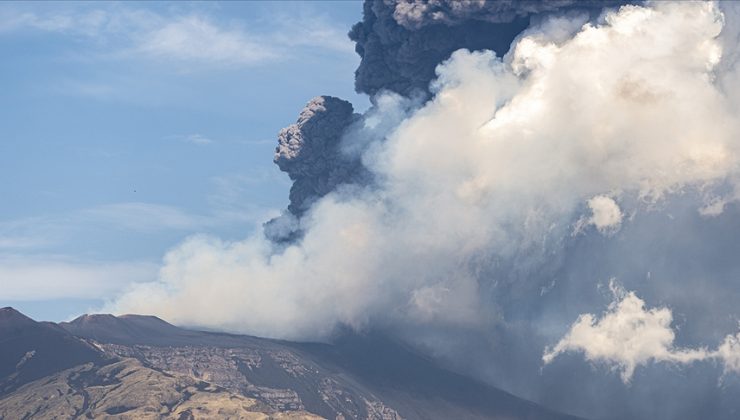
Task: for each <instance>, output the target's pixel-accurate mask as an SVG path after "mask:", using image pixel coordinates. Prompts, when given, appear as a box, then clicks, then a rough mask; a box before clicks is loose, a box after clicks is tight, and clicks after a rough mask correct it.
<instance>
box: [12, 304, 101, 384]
mask: <svg viewBox="0 0 740 420" xmlns="http://www.w3.org/2000/svg"><path fill="white" fill-rule="evenodd" d="M103 360H104V357H103V355H102V354H101V353H100V352H99V351H98V350H96V349H95V348H93V347H92V346H91V345H89V344H88V343H86V342H84V341H81V340H79V339H77V338H75V337H74V336H73V335H72V334H70V333H68V332H67V331H65V330H64V329H62V328H59V327H58V326H57V325H56V324H51V323H42V322H36V321H34V320H32V319H31V318H28V317H26V316H25V315H23V314H21V313H20V312H18V311H16V310H15V309H13V308H2V309H0V395H2V394H3V393H5V392H8V391H10V390H12V389H15V388H17V387H19V386H21V385H23V384H25V383H28V382H31V381H34V380H36V379H39V378H43V377H45V376H47V375H49V374H52V373H55V372H58V371H61V370H64V369H67V368H71V367H74V366H78V365H81V364H84V363H102V362H103Z"/></svg>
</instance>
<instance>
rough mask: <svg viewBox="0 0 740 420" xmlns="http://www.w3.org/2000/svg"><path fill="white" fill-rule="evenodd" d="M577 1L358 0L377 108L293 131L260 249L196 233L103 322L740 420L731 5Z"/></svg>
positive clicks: (598, 413) (348, 111) (580, 410)
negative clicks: (416, 358) (162, 326)
mask: <svg viewBox="0 0 740 420" xmlns="http://www.w3.org/2000/svg"><path fill="white" fill-rule="evenodd" d="M604 4H608V5H611V4H612V3H611V2H609V3H604ZM555 5H557V6H559V7H560V6H562V7H563V9H560V11H561V13H559V14H558V13H556V12H553V11H552V10H551V8H552V7H554V6H555ZM584 5H586V6H589V7H591V6H595V5H599V6H600V5H602V4H601V3H595V2H589V3H583V2H577V3H576V2H547V3H539V2H453V1H449V2H446V1H429V2H414V3H409V2H405V3H386V2H381V1H368V2H366V3H365V15H364V19H363V22H361V23H360V24H358V25H357V26H355V28H354V29H353V30H352V33H351V36H352V37H353V39H355V40H356V41H357V42H358V46H357V48H358V52H359V53H360V55H361V56H362V63H361V65H360V68H359V69H358V72H357V87H358V90H359V91H362V92H367V93H371V94H374V96H373V107H372V108H371V109H370V110H369V111H368V112H367V113H365V114H364V115H362V116H357V115H355V114H353V111H352V107H351V105H350V104H349V103H347V102H345V101H342V100H340V99H336V98H326V97H319V98H317V99H315V100H313V101H311V102H310V103H309V105H308V106H307V108H306V109H305V110H304V111H303V112H302V113H301V116H300V117H299V119H298V121H297V122H296V124H294V125H292V126H290V127H288V128H286V129H285V130H283V131H282V132H281V133H280V138H279V146H278V149H277V153H276V156H275V161H276V163H277V164H278V165H279V166H280V168H281V169H282V170H284V171H286V172H287V173H288V174H289V176H290V177H291V179H292V180H293V181H294V183H295V184H294V186H293V189H291V206H290V207H289V211H288V212H286V214H285V215H284V216H283V217H281V218H278V219H275V220H273V221H271V222H270V223H268V225H267V226H266V227H265V234H266V235H265V236H266V237H267V238H269V239H267V240H266V239H265V237H262V236H260V235H256V236H252V237H249V238H246V239H245V240H243V241H237V242H224V241H221V240H219V239H216V238H203V237H195V238H191V239H190V240H188V241H187V242H185V243H184V244H182V245H180V246H178V247H177V248H175V249H173V250H172V251H171V252H170V253H169V254H168V255H167V257H166V259H165V266H164V267H163V269H162V272H161V276H160V280H159V281H158V282H155V283H152V284H146V285H141V286H140V287H138V288H136V289H134V290H132V291H131V292H130V293H128V294H127V295H125V296H123V297H122V298H121V299H120V300H119V301H117V302H116V303H115V306H114V307H113V308H111V310H112V311H114V312H143V313H156V314H158V315H161V316H163V317H164V318H167V319H170V320H172V321H174V322H179V323H183V324H190V325H200V326H206V327H210V328H221V329H226V330H231V331H238V332H245V333H250V334H257V335H267V336H271V337H277V338H289V339H303V340H326V339H328V338H330V337H331V335H332V332H333V331H335V330H336V329H337V328H342V327H343V326H349V327H351V328H354V329H356V330H362V329H378V330H381V331H382V332H383V333H385V334H392V335H395V336H396V337H398V338H399V339H402V340H405V341H406V342H408V343H411V344H412V345H414V346H416V347H417V348H419V349H422V350H423V351H425V352H427V353H428V354H430V355H433V356H435V357H437V358H440V359H442V360H445V361H446V362H447V363H449V364H450V365H451V366H452V367H454V368H455V369H457V370H458V371H461V372H465V373H468V374H470V375H473V376H476V377H478V378H480V379H481V380H484V381H487V382H490V383H492V384H494V385H497V386H500V387H502V388H504V389H506V390H507V391H510V392H513V393H515V394H517V395H521V396H524V397H527V398H530V399H532V400H534V401H537V402H540V403H543V404H545V405H547V406H550V407H553V408H556V409H559V410H562V411H566V412H570V413H575V414H578V415H582V416H585V417H588V418H604V419H624V418H636V419H662V418H671V419H684V418H685V419H696V418H712V419H732V418H736V413H738V412H740V401H739V400H738V399H737V398H736V395H737V394H738V392H740V379H739V378H740V375H738V374H737V372H739V371H740V344H739V343H738V341H737V337H738V336H737V335H735V334H737V331H738V328H737V323H738V320H739V319H740V310H738V309H737V302H738V299H740V283H738V281H737V279H738V276H740V263H739V262H738V259H737V255H736V254H737V250H738V249H740V239H738V238H740V236H738V235H737V234H736V232H737V231H738V230H739V229H740V222H739V221H740V209H739V208H738V204H737V203H738V201H739V200H740V188H739V186H740V144H738V142H737V139H738V138H739V137H740V134H739V133H740V118H738V112H737V109H738V106H740V94H738V92H740V89H738V87H740V71H739V70H738V68H740V67H739V66H738V65H737V61H738V57H739V53H738V51H740V48H739V46H738V42H740V36H738V33H740V29H739V28H740V19H738V17H739V16H740V13H738V10H740V6H735V5H734V3H732V4H722V5H721V7H718V6H717V5H716V4H713V3H699V2H676V3H669V2H656V3H650V4H648V6H647V7H637V6H625V7H623V8H621V9H620V10H619V11H618V12H613V13H608V14H605V15H604V16H599V15H600V14H601V8H600V7H599V8H588V7H587V8H586V10H585V11H584V10H583V8H582V7H583V6H584ZM579 9H580V10H579ZM522 31H523V32H522ZM512 40H513V42H514V44H513V45H512V47H511V49H510V48H509V42H511V41H512ZM459 47H467V48H468V49H467V50H465V49H462V50H457V51H455V52H453V51H454V50H455V49H457V48H459ZM485 49H493V50H494V51H495V53H494V52H492V51H477V50H485ZM506 51H508V53H506V54H505V55H504V56H503V57H501V56H502V55H503V54H504V53H505V52H506ZM430 81H431V86H430V85H429V84H430ZM275 242H280V246H278V247H276V246H275ZM612 279H616V280H612ZM613 284H619V285H621V287H623V290H624V292H623V296H629V299H622V301H620V302H626V304H624V305H622V304H621V303H620V302H614V301H613V300H614V296H613V295H612V293H611V292H610V290H609V285H613ZM613 289H615V290H616V289H618V287H614V288H613ZM620 290H622V289H620ZM629 292H634V294H629ZM591 337H596V338H595V339H591ZM626 341H629V344H628V345H627V344H625V345H622V344H623V342H626ZM603 343H607V345H606V346H603V345H602V346H600V344H603ZM543 356H545V357H544V360H543ZM545 362H546V364H545Z"/></svg>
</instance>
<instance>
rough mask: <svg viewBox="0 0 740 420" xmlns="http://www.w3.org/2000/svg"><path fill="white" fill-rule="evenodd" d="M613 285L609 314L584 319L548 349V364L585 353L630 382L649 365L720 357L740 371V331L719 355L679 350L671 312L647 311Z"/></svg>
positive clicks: (642, 303) (701, 350) (727, 367)
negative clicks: (640, 368)
mask: <svg viewBox="0 0 740 420" xmlns="http://www.w3.org/2000/svg"><path fill="white" fill-rule="evenodd" d="M609 286H610V289H611V291H612V293H613V294H614V298H615V300H614V302H612V303H611V304H610V305H609V309H608V310H607V312H606V313H605V314H604V315H603V316H602V317H601V318H599V319H597V318H596V317H595V316H594V315H593V314H582V315H580V316H579V317H578V320H576V322H575V323H574V324H573V325H572V326H571V328H570V331H568V333H567V334H566V336H565V337H563V338H562V339H561V340H560V341H559V342H558V343H557V344H556V345H555V347H553V348H552V349H546V351H545V354H544V355H543V356H542V360H543V361H544V362H545V363H546V364H547V363H551V362H552V361H553V360H554V359H555V357H557V356H558V355H560V354H562V353H565V352H568V351H576V352H582V353H583V355H584V357H585V358H586V360H589V361H592V362H603V363H606V364H610V365H613V366H614V367H616V368H617V369H619V370H620V371H621V373H620V375H621V377H622V380H623V381H624V382H629V381H630V380H631V379H632V375H633V374H634V372H635V368H636V367H637V366H640V365H646V364H648V363H649V362H670V363H677V364H686V363H693V362H696V361H702V360H710V359H719V360H721V361H722V362H724V366H725V373H727V372H740V366H738V360H740V345H739V344H738V338H739V337H740V333H738V334H735V335H733V334H730V335H728V336H727V337H725V339H724V340H723V342H722V344H721V345H720V346H719V347H718V348H717V350H714V351H710V350H707V349H706V348H698V349H681V348H676V347H675V346H674V341H675V339H676V334H675V332H674V331H673V329H672V326H671V323H672V322H673V314H672V313H671V310H670V309H668V308H665V307H663V308H653V309H646V308H645V301H643V300H642V299H640V298H639V297H637V295H635V293H634V292H626V291H625V290H624V289H622V288H620V287H619V286H616V285H615V283H614V281H612V282H611V283H610V285H609Z"/></svg>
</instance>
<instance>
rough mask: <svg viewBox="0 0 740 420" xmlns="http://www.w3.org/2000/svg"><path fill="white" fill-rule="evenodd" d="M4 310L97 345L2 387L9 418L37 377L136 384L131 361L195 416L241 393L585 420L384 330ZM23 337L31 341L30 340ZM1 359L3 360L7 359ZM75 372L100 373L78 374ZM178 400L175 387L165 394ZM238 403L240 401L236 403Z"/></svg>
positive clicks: (302, 411)
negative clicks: (295, 330)
mask: <svg viewBox="0 0 740 420" xmlns="http://www.w3.org/2000/svg"><path fill="white" fill-rule="evenodd" d="M0 311H5V312H7V314H6V316H5V317H3V316H2V312H0V326H2V325H4V324H3V322H4V321H3V319H5V318H7V319H12V320H14V321H12V322H11V321H7V322H5V323H6V324H8V325H14V327H13V328H15V329H17V330H19V331H22V330H28V329H31V330H39V331H43V332H44V334H46V335H42V336H43V337H46V336H49V337H52V338H54V337H57V338H58V337H60V336H62V337H66V340H68V341H69V340H71V342H73V343H75V345H76V346H78V347H71V348H70V350H69V351H71V352H72V353H75V352H80V351H82V350H79V349H81V348H85V349H88V350H93V351H92V353H90V354H88V353H85V356H86V357H83V358H81V359H80V361H82V362H84V363H81V364H78V365H77V366H67V365H68V364H69V363H66V364H63V366H62V365H60V366H59V367H60V369H57V371H56V372H52V371H51V370H53V369H46V370H44V371H43V372H41V373H43V374H44V375H42V376H41V377H29V379H31V380H26V381H23V382H22V383H18V384H16V386H14V387H12V388H9V389H8V390H7V391H2V389H1V388H0V418H2V417H3V415H2V413H3V409H8V408H7V407H9V406H10V405H12V404H11V403H12V402H14V403H13V404H15V405H12V407H16V408H18V407H21V406H22V404H21V405H18V403H17V401H18V398H20V396H21V395H22V396H25V398H29V399H31V400H33V399H36V398H39V396H38V395H36V394H37V393H39V392H41V390H45V389H47V388H48V387H46V388H45V385H43V384H40V383H38V380H39V379H42V378H44V379H43V381H46V382H44V383H53V384H55V385H54V386H55V387H56V388H55V389H57V390H58V392H61V391H60V390H62V389H64V390H66V391H64V392H72V393H75V392H76V393H78V394H80V395H86V393H89V390H90V389H95V386H98V385H95V384H96V383H98V382H100V381H103V382H102V383H104V385H105V384H107V385H105V386H111V387H112V386H113V385H111V384H112V383H116V384H118V385H116V386H121V385H120V384H128V382H127V381H129V379H127V378H128V376H126V377H121V376H120V375H118V373H117V372H119V371H118V370H116V369H113V371H112V372H113V373H110V372H109V370H110V368H108V367H107V366H111V365H113V364H117V363H123V365H121V366H123V367H122V368H121V369H123V370H127V371H130V372H133V373H132V374H131V375H133V376H132V377H148V378H153V379H151V380H150V381H149V382H147V383H149V384H150V385H149V386H150V388H146V387H144V388H142V385H135V384H128V385H127V386H131V387H132V388H131V389H132V390H133V391H132V392H133V394H132V395H142V396H146V395H152V394H157V395H160V394H161V395H163V397H162V398H165V397H164V395H170V394H168V393H167V392H166V390H165V389H164V388H162V387H160V386H158V385H157V384H159V383H160V382H161V383H163V384H164V383H169V384H170V386H174V385H172V384H173V383H177V384H180V385H178V386H177V387H175V389H177V390H178V391H177V392H181V393H182V395H180V397H177V398H179V399H180V400H183V401H186V400H187V401H191V398H192V399H193V401H201V402H203V404H206V403H207V404H206V405H204V406H202V407H201V406H200V405H197V404H196V405H193V404H195V403H193V402H192V401H191V402H188V404H190V405H187V404H186V405H185V406H187V407H190V408H188V410H190V411H189V412H190V413H191V414H192V415H195V414H193V413H196V412H197V413H200V414H199V415H201V416H203V415H204V414H203V413H206V412H208V413H211V414H209V416H210V415H213V413H214V411H213V407H214V406H220V405H223V404H226V401H240V402H239V404H237V405H238V406H240V407H246V408H245V410H247V411H248V412H249V413H254V412H256V411H254V410H257V411H259V412H262V413H266V415H268V416H271V415H277V414H280V413H283V414H285V415H288V416H298V417H300V416H309V417H310V416H316V415H318V416H321V417H322V418H331V419H334V418H344V419H349V418H357V419H360V418H365V419H382V420H385V419H389V420H395V419H402V418H404V419H435V418H439V419H443V418H445V419H446V418H460V419H527V420H529V419H558V420H559V419H563V420H565V419H576V417H573V416H568V415H564V414H560V413H556V412H554V411H551V410H548V409H546V408H544V407H541V406H539V405H537V404H536V403H534V402H530V401H526V400H523V399H521V398H518V397H516V396H514V395H512V394H509V393H507V392H505V391H502V390H499V389H496V388H494V387H491V386H488V385H486V384H483V383H480V382H477V381H475V380H472V379H470V378H467V377H465V376H462V375H459V374H457V373H454V372H452V371H449V370H446V369H444V368H441V367H440V366H438V365H436V364H435V362H434V361H433V360H431V359H429V358H426V357H423V356H421V355H419V354H418V353H415V352H414V351H413V350H412V349H410V348H408V347H405V346H403V345H401V344H399V343H398V342H396V341H394V340H392V339H389V338H388V337H385V336H383V335H381V334H378V333H365V334H361V333H350V332H347V333H345V334H343V335H341V336H339V337H337V339H336V340H335V341H334V342H333V343H331V344H329V343H296V342H288V341H281V340H272V339H264V338H259V337H252V336H246V335H236V334H227V333H219V332H207V331H197V330H190V329H184V328H180V327H177V326H174V325H172V324H169V323H168V322H166V321H164V320H162V319H160V318H157V317H154V316H146V315H125V316H113V315H110V314H92V315H83V316H80V317H78V318H76V319H74V320H72V321H70V322H61V323H58V324H54V323H49V324H50V325H45V323H38V322H36V321H33V320H32V319H30V318H28V317H25V316H24V315H22V314H21V313H20V312H18V311H15V310H13V312H11V311H10V310H7V309H3V310H0ZM29 321H30V322H29ZM3 337H4V336H3ZM8 337H10V339H13V337H15V336H13V337H11V336H8ZM19 337H24V335H23V334H20V336H19ZM54 339H56V338H54ZM21 344H23V345H25V346H26V347H25V348H21V347H23V346H22V345H21ZM21 344H18V345H16V346H15V347H17V350H16V352H15V353H14V354H13V356H12V357H13V358H14V359H13V360H12V363H6V368H8V369H6V370H12V369H10V365H13V368H14V367H15V366H16V365H17V363H18V361H19V360H20V359H22V358H23V354H25V353H23V354H21V350H22V349H25V351H26V352H28V351H33V350H34V349H32V348H30V347H29V346H31V347H33V345H36V346H38V344H39V343H37V342H31V343H29V342H22V343H21ZM69 351H68V352H69ZM34 357H35V356H31V357H30V359H33V358H34ZM0 359H2V360H0V363H2V362H3V361H4V359H5V358H0ZM13 363H15V365H14V364H13ZM81 366H82V367H81ZM84 366H87V367H84ZM61 367H64V368H65V369H61ZM69 369H72V371H73V372H76V373H70V374H64V373H61V372H70V370H69ZM13 374H15V372H14V373H13ZM13 374H11V375H10V376H12V375H13ZM65 375H66V376H65ZM75 375H77V376H80V377H85V378H97V379H94V380H93V379H89V380H88V382H85V381H83V382H79V381H78V382H79V383H72V382H70V381H71V379H70V378H72V377H76V376H75ZM162 375H164V376H162ZM37 376H38V375H37ZM2 377H3V375H0V378H2ZM100 378H109V379H106V380H108V381H112V382H111V383H108V382H105V381H106V380H103V379H100ZM110 378H112V379H110ZM167 378H175V379H167ZM33 380H36V381H37V382H33ZM173 380H174V381H175V382H172V381H173ZM43 381H42V382H43ZM116 381H118V382H116ZM152 384H154V385H152ZM197 384H201V385H197ZM137 386H138V388H137ZM90 387H92V388H90ZM152 387H153V388H152ZM199 387H200V388H199ZM165 388H166V387H165ZM111 389H112V388H111ZM70 390H71V391H70ZM111 392H112V391H111ZM75 395H77V394H75ZM106 395H108V394H106ZM110 395H117V394H110ZM110 395H109V396H108V397H106V398H107V399H105V398H103V399H101V400H100V401H98V402H97V403H96V404H98V405H100V406H103V405H105V406H110V404H112V403H111V401H110V399H111V398H114V397H112V396H110ZM100 398H102V397H100ZM142 398H143V397H142ZM172 398H174V397H172V396H171V395H170V397H167V398H165V399H167V401H171V400H172ZM177 398H175V399H176V400H177ZM199 398H200V399H199ZM88 399H89V398H88ZM83 400H84V398H83ZM144 400H146V401H148V402H147V404H149V405H147V407H149V408H147V410H148V409H152V410H154V409H159V410H161V411H163V412H166V414H163V416H164V417H167V416H174V415H175V413H176V412H177V410H176V409H174V408H167V407H165V406H161V407H159V408H157V406H156V403H155V402H152V401H151V398H149V399H146V398H145V399H144ZM24 401H25V400H24ZM142 401H143V400H142ZM178 401H179V400H178ZM70 404H72V403H70ZM128 404H129V405H131V403H130V402H129V403H128ZM183 404H184V403H183ZM198 404H201V403H198ZM208 404H210V405H208ZM240 404H241V405H240ZM227 405H228V404H227ZM185 406H182V407H185ZM65 407H66V406H65ZM126 407H127V410H139V411H136V412H140V410H141V409H142V408H141V407H138V408H137V407H133V406H132V407H129V406H126ZM173 407H174V406H173ZM182 407H180V408H182ZM229 407H231V408H229V409H230V410H232V411H233V410H234V409H235V408H234V406H233V405H229ZM36 408H39V407H36ZM65 409H69V407H66V408H65ZM182 409H183V410H184V408H182ZM77 410H78V411H79V410H81V408H80V407H78V408H77ZM87 410H88V411H87V413H88V414H89V415H94V414H96V413H97V414H99V413H100V412H99V411H94V410H96V408H95V405H94V404H93V405H90V406H89V407H88V408H87ZM90 410H93V411H90ZM167 410H169V411H167ZM198 410H200V411H198ZM208 410H211V411H208ZM249 410H253V411H249ZM83 411H84V410H82V411H80V412H83ZM114 411H115V410H114ZM133 412H134V411H132V413H133ZM286 413H287V414H286ZM16 414H19V413H16ZM47 414H48V413H47ZM109 414H110V413H109ZM178 415H179V414H178ZM281 415H282V414H281ZM6 417H8V418H13V417H11V416H6ZM216 417H218V414H216ZM227 417H228V416H227ZM307 418H308V417H307Z"/></svg>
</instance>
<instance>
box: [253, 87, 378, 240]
mask: <svg viewBox="0 0 740 420" xmlns="http://www.w3.org/2000/svg"><path fill="white" fill-rule="evenodd" d="M359 118H360V116H359V115H358V114H355V113H354V112H353V107H352V104H351V103H349V102H347V101H345V100H342V99H339V98H335V97H332V96H317V97H315V98H313V99H311V100H310V101H309V102H308V104H306V106H305V108H303V110H302V111H301V113H300V115H299V116H298V120H297V121H296V122H295V123H294V124H291V125H289V126H288V127H285V128H283V129H282V130H280V133H279V134H278V145H277V147H276V148H275V157H274V159H273V161H274V162H275V164H276V165H277V166H278V167H279V168H280V170H281V171H283V172H285V173H287V174H288V176H289V177H290V179H291V180H292V181H293V185H292V186H291V188H290V197H289V198H290V204H289V205H288V213H286V214H283V215H282V216H280V217H278V218H276V219H273V220H271V221H269V222H267V223H266V224H265V234H266V235H267V237H268V238H271V239H273V240H275V241H277V242H285V241H291V240H295V239H297V235H299V227H298V219H299V218H300V217H301V216H302V215H303V214H304V213H305V212H306V211H307V210H308V209H309V208H310V207H311V205H312V204H313V203H314V202H315V201H316V200H317V199H319V198H321V197H323V196H325V195H326V194H328V193H329V192H331V191H334V190H335V189H336V188H337V187H338V186H340V185H344V184H351V183H356V182H363V181H364V178H365V177H367V176H368V174H367V171H366V170H364V168H363V166H362V163H361V162H360V159H359V156H357V155H350V154H348V153H346V152H345V151H344V150H343V149H342V147H341V138H342V135H343V133H344V132H345V131H346V130H347V129H348V128H349V127H350V126H351V125H352V123H353V122H356V121H357V120H358V119H359Z"/></svg>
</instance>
